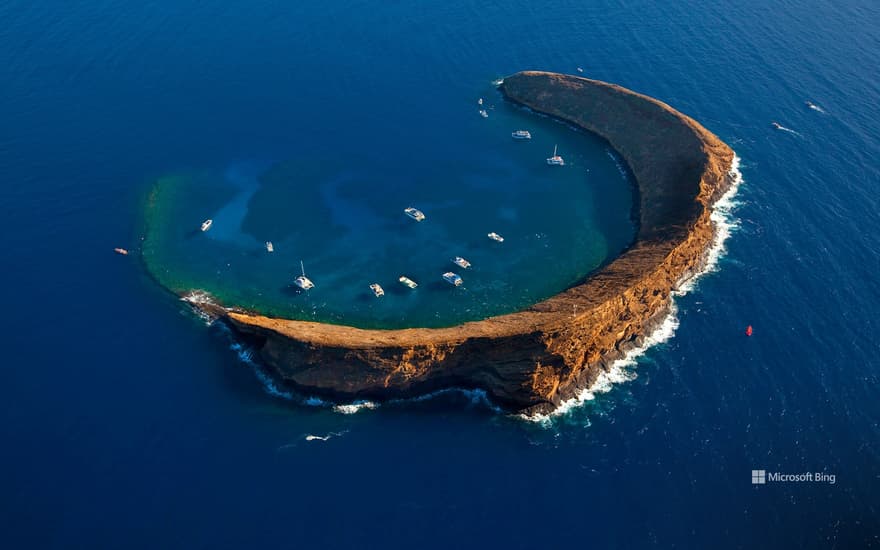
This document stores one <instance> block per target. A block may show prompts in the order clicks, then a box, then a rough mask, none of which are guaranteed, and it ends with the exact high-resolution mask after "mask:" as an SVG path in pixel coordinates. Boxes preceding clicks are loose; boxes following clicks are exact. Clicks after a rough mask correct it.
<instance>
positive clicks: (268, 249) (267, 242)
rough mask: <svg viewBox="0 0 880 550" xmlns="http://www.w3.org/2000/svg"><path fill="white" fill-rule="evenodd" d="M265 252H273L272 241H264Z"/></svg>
mask: <svg viewBox="0 0 880 550" xmlns="http://www.w3.org/2000/svg"><path fill="white" fill-rule="evenodd" d="M266 252H275V245H273V244H272V241H266Z"/></svg>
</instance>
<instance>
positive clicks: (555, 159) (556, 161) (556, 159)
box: [547, 145, 565, 166]
mask: <svg viewBox="0 0 880 550" xmlns="http://www.w3.org/2000/svg"><path fill="white" fill-rule="evenodd" d="M547 164H549V165H551V166H565V161H564V160H562V157H560V156H559V155H558V154H557V153H556V146H555V145H554V146H553V156H552V157H550V158H548V159H547Z"/></svg>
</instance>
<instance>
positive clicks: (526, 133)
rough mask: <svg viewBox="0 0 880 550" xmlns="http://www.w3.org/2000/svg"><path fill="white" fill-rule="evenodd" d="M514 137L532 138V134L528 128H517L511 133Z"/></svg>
mask: <svg viewBox="0 0 880 550" xmlns="http://www.w3.org/2000/svg"><path fill="white" fill-rule="evenodd" d="M510 137H512V138H513V139H532V134H531V133H530V132H529V131H528V130H517V131H516V132H513V133H512V134H510Z"/></svg>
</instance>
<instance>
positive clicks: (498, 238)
mask: <svg viewBox="0 0 880 550" xmlns="http://www.w3.org/2000/svg"><path fill="white" fill-rule="evenodd" d="M487 237H489V238H490V239H492V240H493V241H496V242H499V243H503V242H504V237H502V236H501V235H499V234H498V233H495V232H494V231H493V232H491V233H489V234H488V235H487Z"/></svg>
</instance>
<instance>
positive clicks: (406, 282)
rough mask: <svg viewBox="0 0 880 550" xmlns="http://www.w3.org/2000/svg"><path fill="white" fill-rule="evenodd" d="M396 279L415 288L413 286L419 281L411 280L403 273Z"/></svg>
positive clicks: (417, 284)
mask: <svg viewBox="0 0 880 550" xmlns="http://www.w3.org/2000/svg"><path fill="white" fill-rule="evenodd" d="M398 281H400V282H401V284H402V285H403V286H408V287H409V288H415V287H417V286H419V283H417V282H415V281H413V280H412V279H410V278H409V277H406V276H405V275H401V276H400V278H399V279H398Z"/></svg>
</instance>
